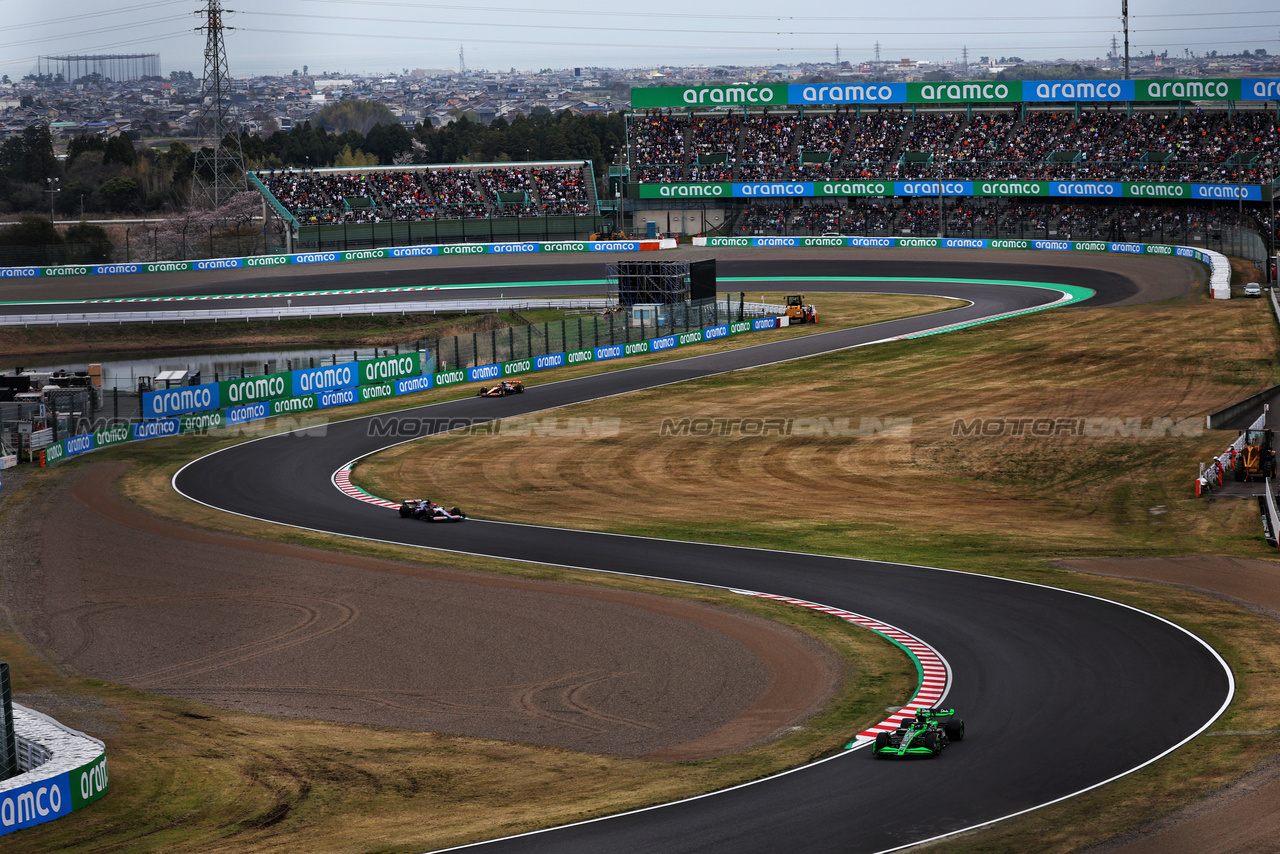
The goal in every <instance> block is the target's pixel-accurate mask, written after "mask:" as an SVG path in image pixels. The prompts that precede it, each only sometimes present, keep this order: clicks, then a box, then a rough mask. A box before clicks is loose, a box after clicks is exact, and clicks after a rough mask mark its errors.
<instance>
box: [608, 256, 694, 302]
mask: <svg viewBox="0 0 1280 854" xmlns="http://www.w3.org/2000/svg"><path fill="white" fill-rule="evenodd" d="M604 270H605V272H604V275H605V280H606V283H607V288H608V294H609V296H610V297H617V299H618V305H622V306H628V305H640V304H649V303H659V304H662V305H670V304H672V303H678V302H685V301H687V300H688V299H689V262H688V261H634V260H632V261H613V262H610V263H608V264H606V265H605V268H604Z"/></svg>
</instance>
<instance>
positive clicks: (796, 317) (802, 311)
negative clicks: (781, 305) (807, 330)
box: [787, 294, 818, 324]
mask: <svg viewBox="0 0 1280 854" xmlns="http://www.w3.org/2000/svg"><path fill="white" fill-rule="evenodd" d="M787 318H788V320H787V323H788V324H792V323H817V322H818V310H817V309H816V308H814V307H813V306H811V305H805V304H804V295H803V294H792V295H791V296H789V297H787Z"/></svg>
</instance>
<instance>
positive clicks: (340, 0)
mask: <svg viewBox="0 0 1280 854" xmlns="http://www.w3.org/2000/svg"><path fill="white" fill-rule="evenodd" d="M303 2H307V3H327V4H343V5H358V6H360V7H361V8H366V7H368V6H387V7H392V8H400V9H449V10H462V11H468V12H484V13H489V12H502V13H511V12H528V11H529V9H528V7H518V6H474V5H463V4H455V3H406V2H395V0H303ZM538 13H539V14H542V15H557V14H559V15H573V16H575V17H583V16H599V17H618V18H646V19H652V18H653V16H654V13H652V12H622V11H615V10H607V9H591V10H584V9H547V8H543V7H539V8H538ZM1272 14H1280V9H1265V10H1259V11H1249V12H1179V13H1169V14H1159V15H1143V16H1142V17H1143V18H1165V17H1168V18H1181V17H1215V18H1217V17H1222V16H1224V15H1272ZM680 17H681V18H682V19H688V18H697V19H703V20H713V21H723V20H724V15H722V14H717V15H712V14H698V13H696V12H684V11H682V12H681V13H680ZM733 17H734V20H739V21H823V22H826V21H856V22H863V21H908V20H911V19H909V18H905V17H903V16H901V15H897V16H893V17H875V16H866V15H742V14H737V13H735V14H734V16H733ZM930 20H933V21H1109V20H1114V18H1113V17H1112V16H1111V15H1034V16H1021V17H1019V16H1009V15H991V16H975V15H965V16H959V17H945V16H943V17H931V18H930Z"/></svg>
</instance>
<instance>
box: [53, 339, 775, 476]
mask: <svg viewBox="0 0 1280 854" xmlns="http://www.w3.org/2000/svg"><path fill="white" fill-rule="evenodd" d="M780 325H782V323H781V321H780V320H779V318H777V317H757V318H754V319H750V320H741V321H735V322H730V323H722V324H717V325H715V326H711V327H706V328H702V329H696V330H692V331H687V332H681V333H673V334H670V335H665V336H661V337H658V338H652V339H647V340H645V341H635V342H632V343H630V344H619V345H616V346H607V347H592V348H587V349H581V350H571V351H567V352H558V353H548V354H545V355H542V356H538V357H536V358H533V359H518V360H515V361H511V362H502V363H496V364H492V365H477V366H474V367H471V368H466V369H461V368H459V369H455V370H451V371H438V372H435V373H434V374H421V373H416V372H415V373H413V374H405V373H403V370H402V369H404V365H405V360H414V361H417V362H418V364H419V366H420V365H421V356H420V355H419V354H414V355H407V354H406V355H401V356H387V357H385V358H382V359H371V360H368V361H361V362H345V363H339V364H337V365H328V366H323V367H320V368H307V369H303V370H298V371H292V372H288V373H279V374H268V375H265V376H260V377H249V378H245V379H233V380H226V381H223V382H220V383H206V384H203V385H198V386H182V387H180V388H173V389H163V390H161V391H157V392H148V393H147V395H153V396H152V397H150V398H148V397H147V395H144V400H143V407H144V417H149V418H151V419H152V420H147V421H142V422H140V423H136V424H117V425H114V426H112V427H106V428H103V429H100V430H95V431H93V432H92V433H83V434H81V435H78V436H70V437H68V438H66V439H62V440H61V441H58V442H55V443H53V444H52V445H49V446H48V447H46V448H44V449H42V450H41V451H40V464H41V465H53V464H55V463H58V462H62V461H64V460H66V459H68V458H70V457H75V456H79V455H80V454H84V453H87V452H89V451H93V450H96V449H98V448H106V447H111V446H113V445H119V444H123V443H125V442H136V441H142V440H144V439H159V438H163V437H166V436H177V435H180V434H183V433H203V432H206V431H208V430H216V429H220V428H226V427H234V426H237V425H240V424H246V423H249V422H253V421H261V420H262V419H264V418H273V417H276V416H291V415H299V414H306V413H310V412H314V411H316V410H319V409H329V408H332V407H337V406H348V405H351V404H355V403H365V402H367V401H371V400H378V399H380V398H384V397H394V396H398V395H403V394H412V393H414V392H418V391H426V390H428V389H431V388H434V387H436V386H449V385H457V384H460V383H468V382H485V381H496V380H501V379H502V378H504V377H509V376H517V375H519V374H523V373H528V372H531V371H541V370H546V369H548V368H559V367H564V366H566V365H578V364H585V363H588V362H597V361H607V360H611V359H615V358H622V357H624V356H637V355H642V354H644V353H656V352H661V351H663V350H668V349H673V348H676V347H683V346H687V345H689V344H697V343H701V342H703V341H714V340H716V339H717V338H722V337H726V336H730V335H740V334H742V333H746V332H759V331H763V330H766V329H777V328H778V327H779V326H780ZM420 370H421V367H419V368H418V371H420ZM279 390H286V391H287V393H284V394H278V395H272V392H274V391H279ZM226 402H236V403H237V405H235V406H232V407H224V408H219V407H222V405H223V404H224V403H226ZM205 404H207V405H208V406H207V408H201V409H196V408H192V407H197V406H199V407H204V406H205ZM177 410H188V411H182V412H179V411H177ZM158 415H161V416H165V417H156V416H158Z"/></svg>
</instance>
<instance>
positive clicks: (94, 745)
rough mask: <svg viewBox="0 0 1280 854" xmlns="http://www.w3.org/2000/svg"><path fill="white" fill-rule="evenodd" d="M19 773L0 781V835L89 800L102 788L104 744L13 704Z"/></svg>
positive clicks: (103, 791)
mask: <svg viewBox="0 0 1280 854" xmlns="http://www.w3.org/2000/svg"><path fill="white" fill-rule="evenodd" d="M13 722H14V729H15V731H16V734H17V737H18V752H19V756H20V757H21V756H26V757H28V761H31V760H35V759H40V758H43V759H44V761H43V763H42V764H39V765H34V767H32V766H31V765H28V764H26V763H24V764H23V769H24V770H23V773H21V774H19V775H18V776H16V777H11V778H10V779H8V780H3V781H0V836H3V835H4V834H6V833H12V832H13V831H15V830H21V829H23V828H25V827H32V826H34V825H37V824H43V823H44V822H46V821H53V820H54V819H56V818H62V817H63V816H65V815H67V814H69V813H71V812H72V811H74V810H78V809H80V808H81V807H83V806H85V805H86V804H91V803H93V802H94V801H96V800H97V799H98V798H100V797H102V796H103V795H104V794H106V791H107V782H108V780H107V749H106V745H104V744H103V743H102V742H101V741H99V740H98V739H96V738H93V737H91V736H88V735H85V734H84V733H82V732H77V731H76V730H73V729H69V728H68V727H65V726H63V725H62V724H60V723H58V722H57V721H55V720H54V719H53V718H50V717H47V716H46V715H42V714H40V713H39V712H36V711H33V710H31V709H27V708H24V707H23V706H20V705H18V704H17V703H14V704H13Z"/></svg>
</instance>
